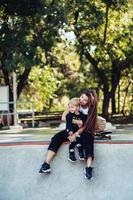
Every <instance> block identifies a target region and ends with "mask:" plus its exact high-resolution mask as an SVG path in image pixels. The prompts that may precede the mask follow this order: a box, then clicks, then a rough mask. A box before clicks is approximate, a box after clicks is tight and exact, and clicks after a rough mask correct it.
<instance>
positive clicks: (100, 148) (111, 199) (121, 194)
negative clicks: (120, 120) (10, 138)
mask: <svg viewBox="0 0 133 200" xmlns="http://www.w3.org/2000/svg"><path fill="white" fill-rule="evenodd" d="M46 152H47V145H38V144H37V143H36V144H34V145H33V144H32V143H31V145H24V144H23V145H21V146H19V145H18V146H16V145H13V146H10V144H9V145H8V146H0V200H53V199H56V200H74V199H75V200H87V199H89V200H95V199H97V200H125V199H127V200H132V199H133V189H132V187H133V162H132V156H133V144H132V143H131V144H126V143H123V144H113V143H112V144H111V143H110V144H108V143H97V144H95V160H94V174H93V176H94V179H93V180H86V179H85V178H84V176H83V170H84V167H85V162H84V161H77V162H76V163H70V162H69V161H68V160H67V156H68V144H64V145H63V146H62V147H61V149H60V151H59V152H58V156H57V157H56V158H55V159H54V160H53V162H52V164H51V168H52V173H51V174H49V175H47V174H39V173H38V171H39V168H40V166H41V164H42V162H43V158H44V155H45V154H46Z"/></svg>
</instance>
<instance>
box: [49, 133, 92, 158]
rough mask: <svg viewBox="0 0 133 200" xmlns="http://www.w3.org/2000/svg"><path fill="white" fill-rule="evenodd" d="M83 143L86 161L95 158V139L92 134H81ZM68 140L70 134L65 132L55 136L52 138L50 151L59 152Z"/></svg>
mask: <svg viewBox="0 0 133 200" xmlns="http://www.w3.org/2000/svg"><path fill="white" fill-rule="evenodd" d="M80 138H81V143H82V146H83V149H84V151H85V157H86V159H87V158H88V157H92V158H93V157H94V138H93V136H92V134H91V133H90V132H83V133H82V134H81V137H80ZM67 141H69V140H68V133H67V132H66V131H65V130H63V131H61V132H59V133H57V134H55V135H54V136H53V137H52V138H51V142H50V144H49V147H48V150H51V151H53V152H55V153H56V152H57V151H58V149H59V148H60V146H61V145H62V143H63V142H67Z"/></svg>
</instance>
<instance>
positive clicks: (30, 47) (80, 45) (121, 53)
mask: <svg viewBox="0 0 133 200" xmlns="http://www.w3.org/2000/svg"><path fill="white" fill-rule="evenodd" d="M132 10H133V4H132V1H131V0H100V1H99V0H96V1H89V0H83V1H82V3H81V1H79V0H58V1H55V0H23V1H19V0H18V1H17V2H16V1H15V0H10V1H9V0H1V2H0V83H1V85H8V86H9V93H10V101H12V100H13V88H12V72H13V71H15V72H16V74H17V96H18V100H19V101H27V102H29V101H31V102H33V103H34V107H35V110H36V111H59V110H64V107H65V106H66V104H67V102H68V99H69V98H71V97H74V96H79V95H80V93H81V91H82V90H83V89H85V88H92V89H96V91H97V93H98V97H99V105H98V112H99V113H100V114H102V115H103V116H104V117H106V118H108V117H109V116H110V115H114V114H117V113H122V114H123V115H130V114H132V112H133V110H132V108H133V41H132V40H133V13H132Z"/></svg>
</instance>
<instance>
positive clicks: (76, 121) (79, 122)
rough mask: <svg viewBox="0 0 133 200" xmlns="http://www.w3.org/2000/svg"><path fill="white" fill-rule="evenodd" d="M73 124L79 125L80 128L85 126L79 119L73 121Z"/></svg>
mask: <svg viewBox="0 0 133 200" xmlns="http://www.w3.org/2000/svg"><path fill="white" fill-rule="evenodd" d="M72 123H73V124H77V125H78V127H79V128H80V127H82V126H83V122H82V120H79V119H73V120H72Z"/></svg>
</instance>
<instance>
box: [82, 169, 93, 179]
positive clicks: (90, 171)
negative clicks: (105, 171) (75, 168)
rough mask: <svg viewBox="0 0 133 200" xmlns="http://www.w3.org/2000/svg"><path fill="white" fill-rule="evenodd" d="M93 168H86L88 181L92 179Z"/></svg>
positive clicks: (85, 172)
mask: <svg viewBox="0 0 133 200" xmlns="http://www.w3.org/2000/svg"><path fill="white" fill-rule="evenodd" d="M92 169H93V168H92V167H86V168H85V169H84V176H85V178H86V179H92Z"/></svg>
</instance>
